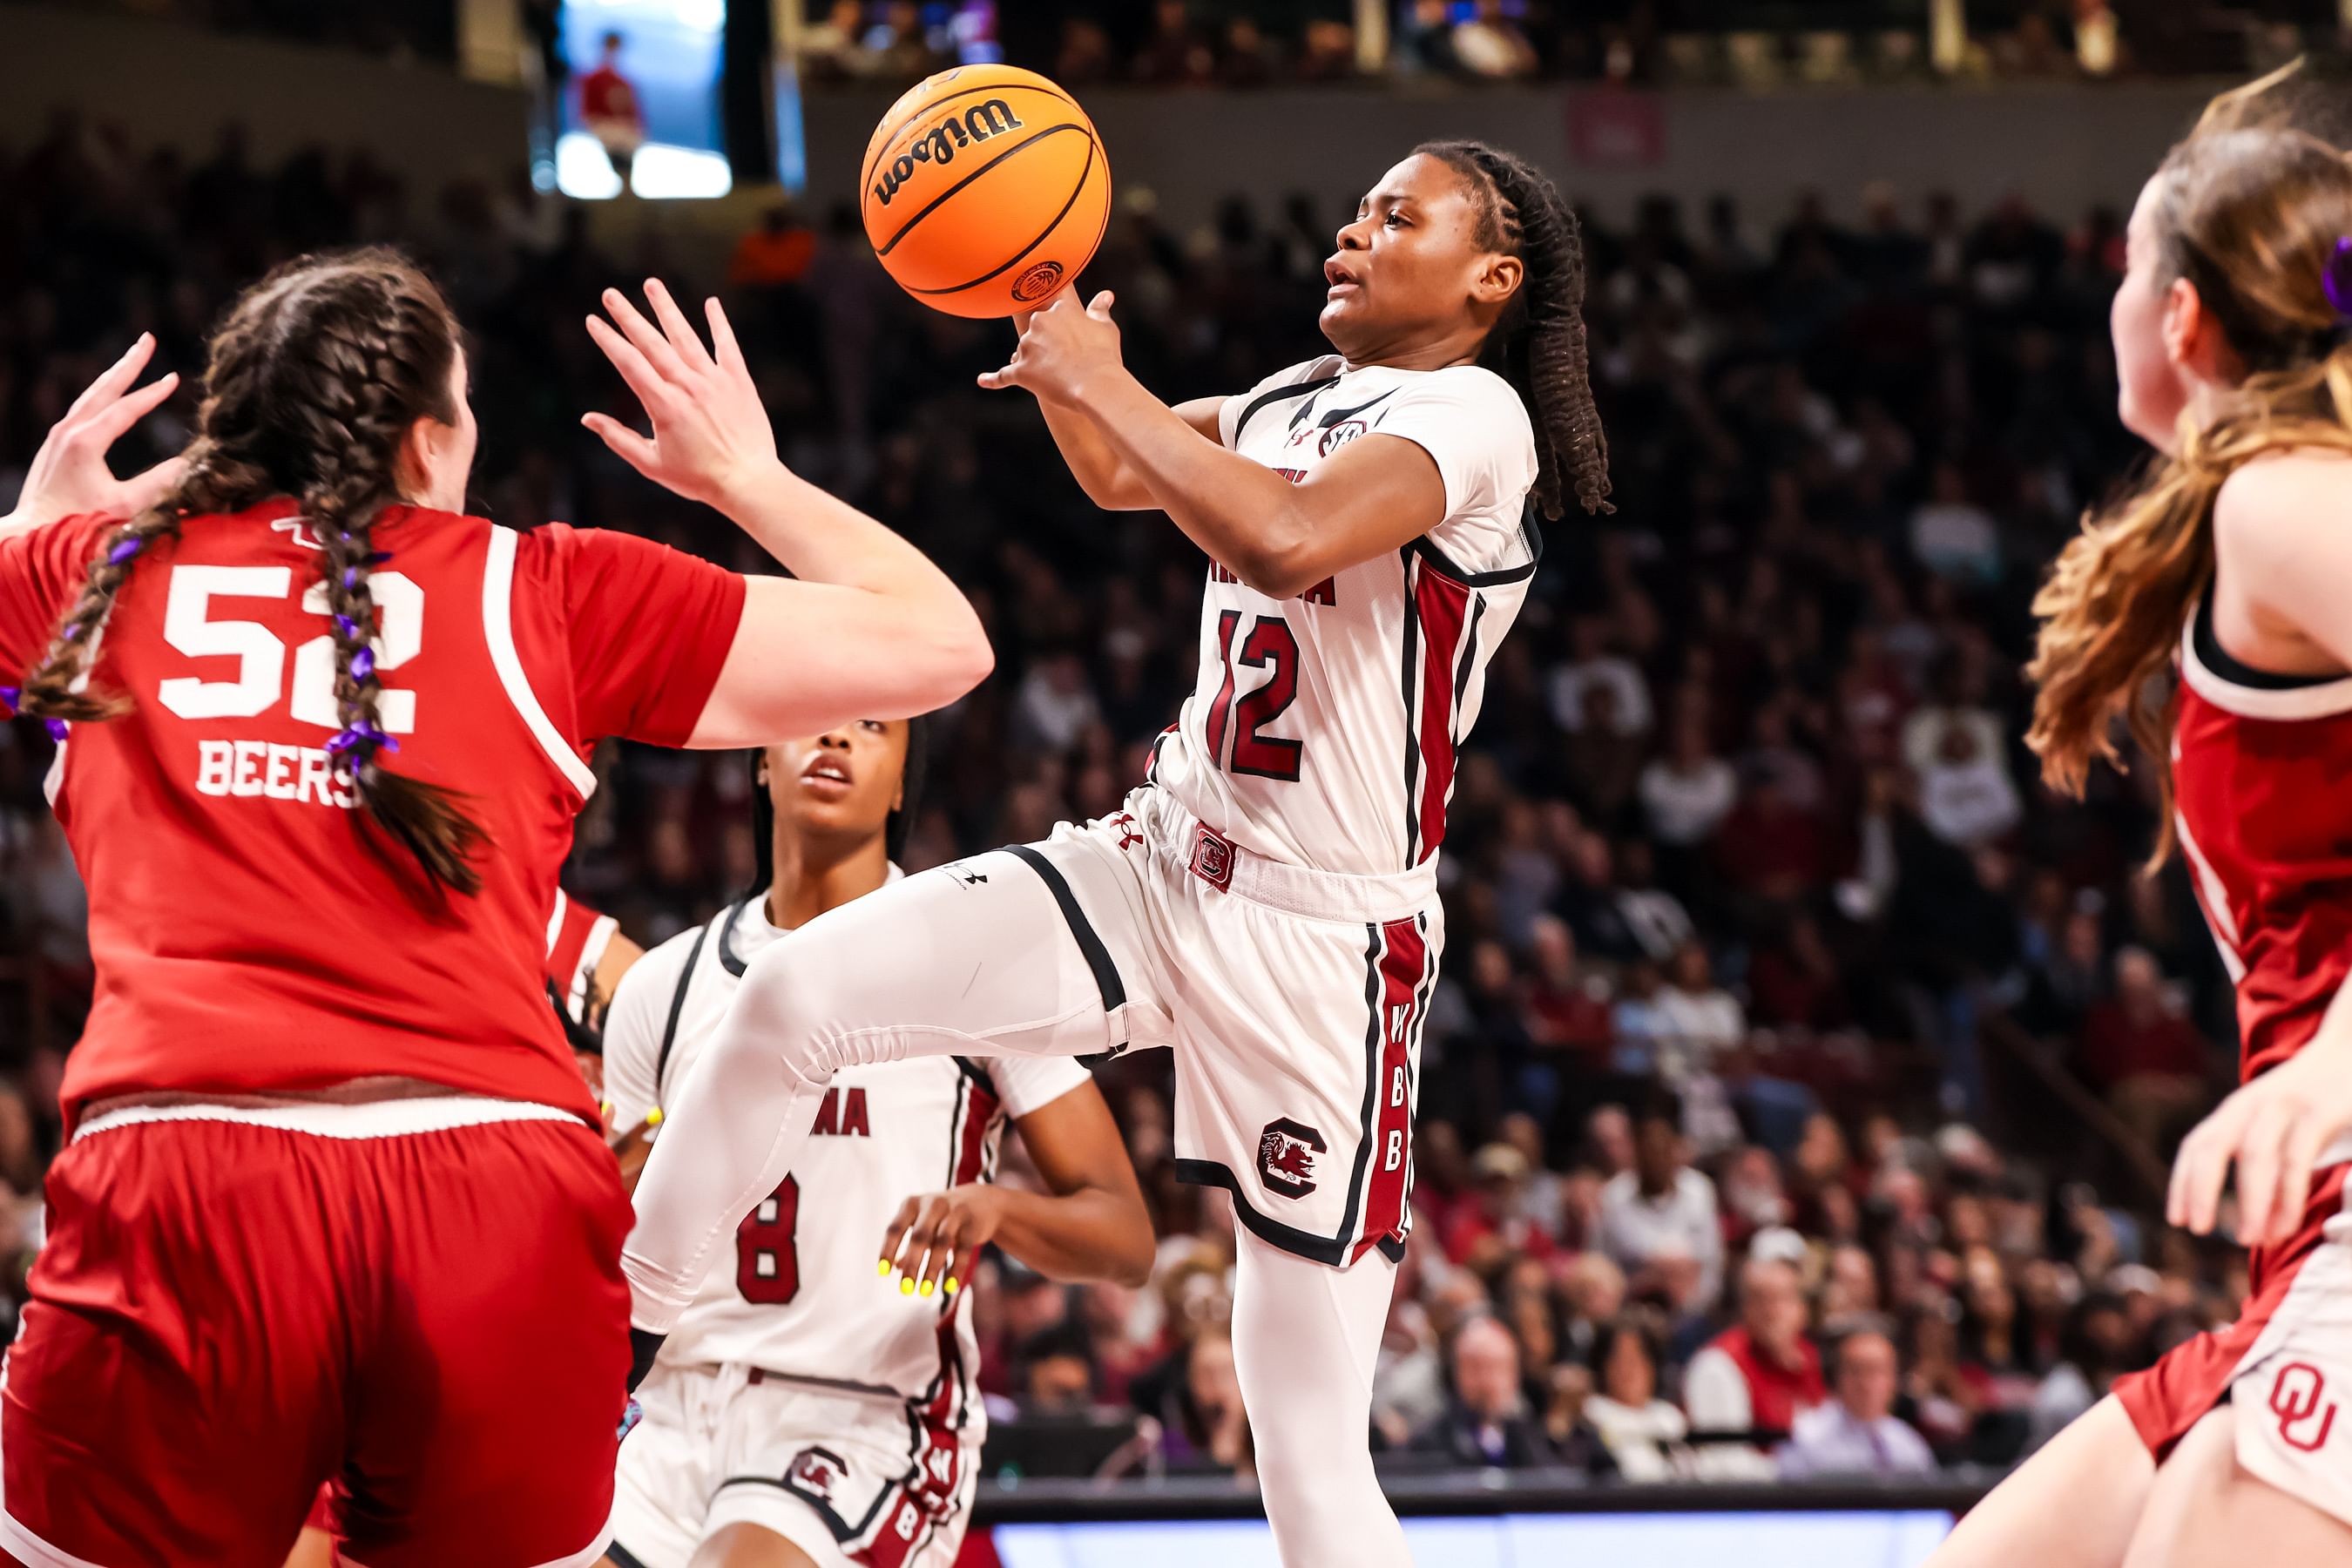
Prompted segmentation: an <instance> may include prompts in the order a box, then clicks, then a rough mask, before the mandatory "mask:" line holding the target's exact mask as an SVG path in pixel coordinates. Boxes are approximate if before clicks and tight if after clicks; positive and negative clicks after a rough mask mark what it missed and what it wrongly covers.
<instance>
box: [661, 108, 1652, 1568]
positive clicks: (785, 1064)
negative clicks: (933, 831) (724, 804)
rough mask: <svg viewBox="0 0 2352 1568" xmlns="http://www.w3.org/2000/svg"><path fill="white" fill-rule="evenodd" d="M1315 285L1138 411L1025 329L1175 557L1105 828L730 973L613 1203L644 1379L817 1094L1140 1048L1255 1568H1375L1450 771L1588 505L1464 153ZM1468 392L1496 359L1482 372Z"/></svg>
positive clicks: (1091, 369) (1540, 199)
mask: <svg viewBox="0 0 2352 1568" xmlns="http://www.w3.org/2000/svg"><path fill="white" fill-rule="evenodd" d="M1326 271H1327V273H1328V278H1329V281H1330V285H1331V287H1330V292H1329V302H1328V304H1327V305H1326V306H1325V308H1324V310H1323V313H1322V326H1323V329H1324V333H1325V335H1326V336H1327V337H1328V339H1329V340H1330V342H1331V344H1332V347H1333V348H1334V349H1335V350H1337V351H1338V352H1337V353H1336V354H1335V355H1333V356H1330V357H1328V358H1326V359H1323V360H1319V361H1317V362H1315V363H1310V364H1304V365H1299V366H1296V367H1294V368H1292V369H1290V370H1286V371H1284V372H1282V373H1280V374H1276V375H1275V376H1273V377H1271V378H1269V379H1268V380H1267V381H1265V383H1262V384H1260V385H1259V386H1258V387H1257V388H1256V389H1255V390H1253V391H1252V392H1249V393H1245V394H1243V395H1238V396H1234V397H1229V398H1219V399H1204V400H1202V401H1200V402H1197V403H1190V404H1187V405H1184V406H1183V407H1181V408H1176V409H1171V408H1170V407H1168V406H1167V405H1164V404H1161V403H1160V402H1159V401H1158V400H1157V399H1155V398H1154V397H1152V396H1151V395H1150V393H1148V392H1146V391H1145V390H1144V389H1143V388H1142V387H1141V386H1140V385H1139V384H1138V383H1137V382H1136V381H1135V379H1134V378H1133V377H1132V376H1131V375H1130V374H1128V372H1127V370H1126V368H1125V367H1124V366H1123V365H1122V364H1121V363H1120V361H1119V356H1118V330H1117V328H1116V327H1114V326H1113V325H1112V324H1111V321H1110V317H1109V310H1108V305H1109V300H1108V297H1107V296H1106V297H1101V298H1097V300H1096V301H1095V302H1094V304H1093V306H1092V307H1091V308H1088V307H1087V306H1084V305H1082V304H1081V303H1080V302H1079V301H1078V300H1076V297H1075V296H1074V295H1070V294H1067V293H1066V294H1065V295H1064V296H1063V297H1062V298H1060V299H1059V300H1056V301H1055V302H1054V303H1053V304H1052V305H1051V306H1050V307H1049V308H1047V309H1045V310H1041V311H1039V312H1038V313H1037V314H1036V315H1034V316H1033V317H1031V318H1030V319H1029V320H1028V321H1025V322H1024V323H1023V325H1022V335H1021V342H1020V347H1019V350H1018V352H1017V353H1016V354H1015V355H1014V358H1013V363H1011V364H1010V365H1008V366H1007V367H1006V368H1005V369H1004V370H1003V371H1001V372H997V373H993V374H990V375H987V376H983V377H982V384H984V385H988V386H1019V387H1025V388H1027V389H1028V390H1029V391H1031V392H1033V393H1034V394H1035V395H1036V396H1037V398H1038V401H1039V403H1040V405H1042V407H1043V408H1044V410H1045V418H1046V422H1047V424H1048V425H1049V426H1051V427H1052V429H1053V432H1054V435H1055V439H1056V441H1057V442H1058V443H1059V444H1060V446H1061V448H1062V451H1063V454H1064V455H1065V457H1066V458H1068V460H1069V462H1070V466H1071V469H1072V471H1073V472H1074V473H1075V474H1076V477H1077V479H1078V480H1079V482H1080V483H1081V484H1082V485H1084V486H1085V488H1086V489H1087V493H1088V494H1089V495H1090V496H1091V497H1093V498H1094V500H1096V501H1097V503H1098V504H1100V505H1102V506H1105V507H1107V508H1112V509H1118V510H1163V511H1165V512H1167V513H1168V514H1169V516H1170V517H1171V518H1172V519H1173V520H1174V521H1175V522H1176V524H1177V525H1178V526H1179V527H1180V528H1181V529H1183V530H1184V531H1185V532H1186V533H1187V534H1189V535H1190V536H1191V537H1192V539H1193V540H1194V541H1195V542H1198V543H1199V544H1200V545H1201V546H1202V549H1203V550H1205V551H1206V552H1208V555H1209V557H1210V560H1211V562H1212V563H1213V564H1212V565H1211V567H1210V568H1209V583H1208V592H1207V595H1206V597H1205V602H1204V604H1203V605H1202V619H1201V637H1200V648H1201V668H1200V677H1199V679H1198V681H1197V683H1196V684H1195V687H1194V689H1193V692H1192V697H1191V698H1190V699H1189V700H1187V701H1186V703H1185V705H1184V709H1183V713H1182V716H1181V719H1180V720H1179V721H1178V723H1177V724H1176V725H1175V726H1174V727H1173V728H1172V729H1171V731H1169V732H1168V733H1167V734H1166V735H1165V736H1164V737H1163V738H1162V739H1161V742H1160V745H1159V747H1158V752H1157V755H1156V756H1155V758H1154V759H1153V763H1152V768H1151V781H1150V783H1148V784H1145V785H1144V786H1143V787H1142V788H1140V789H1139V790H1137V791H1136V792H1135V793H1134V794H1133V795H1130V796H1129V799H1128V801H1127V808H1126V809H1125V810H1124V811H1121V812H1118V813H1117V814H1115V815H1113V816H1109V817H1106V818H1104V819H1102V820H1100V821H1097V822H1095V823H1092V824H1090V825H1087V826H1063V827H1061V828H1059V829H1057V830H1056V831H1055V834H1054V836H1053V837H1051V838H1049V839H1047V840H1046V841H1045V842H1044V843H1042V844H1034V845H1026V846H1021V847H1014V848H1011V849H1007V850H1001V851H997V852H993V853H991V854H987V855H982V856H979V857H977V858H972V859H969V860H964V861H961V862H959V863H957V864H955V865H952V866H948V867H943V868H940V869H938V870H936V871H929V872H926V873H924V874H923V875H921V876H919V877H912V878H908V879H907V880H906V881H905V882H903V883H901V884H900V885H898V886H897V887H895V888H891V889H887V890H886V891H885V892H883V893H881V894H879V895H877V897H875V898H872V899H869V900H861V901H860V902H859V903H857V904H856V905H854V906H852V907H850V908H848V909H845V910H838V911H835V913H833V914H830V915H827V916H825V917H824V919H822V920H818V921H813V922H811V923H810V925H809V926H808V927H807V928H806V929H804V930H803V931H801V932H800V933H798V935H797V936H796V937H795V938H794V940H793V941H792V942H788V943H782V944H780V945H778V946H777V947H775V948H773V949H772V950H770V952H768V953H766V954H765V955H763V956H762V957H761V959H759V960H758V961H756V962H754V963H752V964H751V970H750V973H748V974H747V975H746V977H745V979H744V982H743V984H742V986H741V989H740V993H739V994H738V997H737V1000H736V1004H735V1006H734V1009H733V1011H732V1012H731V1013H730V1015H729V1016H728V1018H727V1019H726V1021H725V1022H724V1023H722V1025H721V1026H720V1027H719V1031H718V1033H717V1035H716V1036H715V1037H713V1039H712V1041H711V1043H710V1045H709V1047H708V1051H707V1055H706V1058H705V1065H704V1068H703V1070H702V1071H701V1072H699V1073H698V1074H697V1075H696V1077H695V1079H694V1081H693V1082H692V1083H691V1084H690V1085H688V1088H687V1089H686V1091H685V1092H684V1093H683V1094H682V1095H681V1096H680V1098H679V1100H678V1104H677V1107H676V1109H675V1110H674V1112H673V1115H672V1120H671V1121H670V1122H669V1124H668V1128H667V1132H666V1134H665V1136H664V1139H663V1141H662V1142H661V1143H660V1145H659V1146H658V1147H657V1148H656V1151H655V1154H654V1157H653V1159H652V1161H651V1162H650V1163H648V1165H647V1166H646V1175H645V1181H644V1184H643V1185H642V1186H641V1187H640V1188H639V1189H638V1193H637V1212H638V1225H637V1228H636V1230H635V1233H634V1234H633V1235H632V1237H630V1241H629V1245H628V1247H627V1249H626V1252H625V1268H626V1269H627V1271H628V1273H629V1276H630V1281H631V1284H632V1287H633V1289H634V1290H635V1315H634V1318H633V1323H634V1325H635V1329H636V1331H637V1333H638V1338H639V1341H640V1347H639V1348H640V1354H641V1356H642V1355H643V1354H644V1353H645V1352H646V1347H648V1346H650V1345H652V1344H653V1343H655V1342H656V1336H658V1335H659V1334H661V1333H663V1332H666V1331H668V1330H669V1329H670V1328H671V1326H672V1324H673V1323H674V1322H675V1321H677V1315H678V1312H679V1310H680V1309H681V1307H682V1306H683V1305H684V1304H685V1303H686V1301H687V1300H689V1299H690V1298H691V1296H692V1295H693V1293H694V1290H695V1287H696V1284H697V1282H698V1281H699V1280H700V1279H702V1277H703V1275H704V1273H705V1271H706V1270H708V1269H709V1268H711V1267H712V1266H713V1265H714V1264H719V1263H722V1262H723V1258H724V1251H725V1247H726V1243H727V1239H728V1235H729V1229H730V1226H733V1225H734V1223H735V1222H736V1220H737V1218H738V1217H739V1216H740V1215H742V1214H744V1213H745V1212H746V1211H748V1210H749V1209H751V1206H752V1205H754V1204H755V1203H757V1202H759V1201H760V1200H761V1198H762V1197H763V1196H764V1195H765V1194H768V1193H769V1192H771V1191H772V1190H773V1189H774V1187H775V1185H776V1184H777V1182H778V1181H779V1180H780V1179H782V1176H783V1175H784V1174H785V1173H787V1172H788V1171H791V1170H793V1169H796V1168H798V1167H799V1166H800V1165H801V1163H802V1162H803V1160H804V1159H805V1158H807V1157H808V1155H809V1152H810V1151H811V1150H813V1149H814V1145H811V1144H808V1143H807V1142H805V1140H806V1136H807V1129H808V1127H809V1126H810V1123H811V1122H812V1121H813V1120H814V1118H815V1116H816V1115H817V1112H818V1108H819V1106H820V1104H821V1103H822V1101H823V1098H824V1091H825V1086H826V1084H827V1082H828V1081H829V1080H831V1079H832V1078H833V1075H834V1074H835V1073H837V1072H839V1071H841V1070H843V1069H844V1068H854V1067H856V1066H860V1065H862V1064H865V1063H868V1062H875V1061H885V1060H894V1059H898V1058H907V1057H916V1056H933V1055H955V1056H964V1057H991V1058H996V1057H1013V1058H1020V1057H1058V1056H1072V1055H1077V1054H1082V1053H1086V1052H1092V1051H1102V1050H1115V1049H1121V1048H1125V1047H1130V1046H1144V1045H1168V1046H1171V1047H1174V1049H1175V1052H1176V1080H1177V1096H1176V1145H1177V1152H1178V1154H1179V1156H1180V1158H1181V1166H1180V1169H1181V1172H1182V1173H1183V1174H1184V1175H1185V1176H1186V1177H1187V1178H1188V1179H1190V1180H1192V1181H1195V1182H1202V1183H1209V1184H1215V1185H1217V1186H1221V1187H1223V1188H1225V1189H1226V1190H1227V1191H1228V1192H1230V1193H1231V1194H1233V1197H1234V1206H1235V1209H1236V1212H1237V1214H1238V1215H1239V1217H1240V1220H1241V1224H1242V1227H1243V1232H1242V1237H1241V1248H1240V1262H1239V1278H1238V1280H1237V1285H1236V1291H1235V1300H1234V1360H1235V1368H1236V1371H1237V1373H1239V1376H1240V1379H1241V1384H1242V1391H1243V1394H1244V1401H1245V1403H1246V1405H1247V1406H1248V1409H1249V1415H1250V1422H1251V1426H1252V1428H1253V1431H1254V1433H1255V1438H1256V1450H1257V1458H1258V1466H1259V1476H1260V1479H1261V1482H1262V1484H1263V1487H1264V1490H1265V1505H1266V1512H1267V1516H1268V1518H1269V1519H1270V1520H1271V1521H1272V1523H1273V1525H1274V1531H1275V1535H1276V1542H1277V1544H1278V1546H1279V1548H1280V1550H1281V1552H1282V1555H1283V1558H1284V1560H1285V1562H1286V1563H1291V1564H1293V1565H1294V1568H1297V1565H1299V1564H1307V1563H1316V1564H1322V1563H1332V1564H1340V1563H1344V1564H1347V1565H1348V1568H1365V1565H1371V1564H1394V1563H1404V1562H1406V1561H1408V1558H1407V1555H1406V1552H1405V1548H1404V1539H1403V1534H1402V1531H1400V1530H1399V1529H1398V1528H1397V1525H1396V1521H1395V1518H1394V1516H1393V1514H1392V1513H1391V1511H1390V1510H1389V1508H1388V1505H1387V1502H1386V1500H1385V1499H1384V1498H1383V1497H1382V1496H1381V1489H1380V1486H1379V1483H1378V1481H1377V1480H1376V1479H1375V1478H1374V1475H1373V1472H1372V1465H1371V1458H1370V1451H1369V1442H1368V1433H1369V1430H1370V1394H1371V1377H1372V1366H1373V1361H1374V1357H1375V1356H1376V1354H1377V1352H1378V1349H1379V1342H1380V1335H1381V1324H1382V1321H1383V1320H1384V1318H1385V1315H1386V1311H1387V1307H1388V1300H1389V1294H1390V1290H1391V1285H1392V1283H1393V1279H1394V1261H1393V1260H1394V1259H1395V1258H1396V1257H1397V1256H1398V1255H1399V1254H1400V1252H1401V1250H1402V1243H1403V1239H1404V1236H1405V1231H1406V1228H1407V1225H1408V1216H1409V1214H1410V1208H1409V1205H1408V1202H1407V1197H1408V1194H1409V1192H1410V1188H1411V1183H1412V1149H1411V1133H1412V1106H1413V1100H1414V1093H1415V1088H1416V1085H1415V1077H1416V1068H1417V1062H1418V1052H1419V1046H1420V1038H1421V1030H1422V1024H1423V1016H1424V1015H1425V1012H1426V1007H1427V1003H1428V999H1429V994H1430V991H1431V988H1432V986H1433V984H1434V982H1435V979H1436V970H1437V958H1438V952H1439V949H1440V947H1441V945H1442V942H1443V935H1444V930H1443V914H1442V910H1441V908H1440V905H1439V903H1438V899H1437V868H1436V857H1437V853H1438V847H1439V845H1440V844H1441V843H1442V842H1443V840H1444V832H1445V812H1446V805H1447V801H1448V798H1449V796H1450V795H1451V792H1452V787H1453V781H1454V754H1455V750H1456V748H1457V747H1458V746H1459V744H1460V743H1461V742H1462V739H1463V737H1464V735H1465V732H1466V731H1467V730H1468V727H1469V725H1470V723H1471V721H1473V720H1475V717H1476V716H1477V712H1478V708H1479V703H1480V700H1481V698H1482V695H1483V691H1484V686H1485V677H1486V664H1487V660H1488V658H1489V657H1490V656H1491V654H1492V652H1493V650H1494V647H1495V646H1496V642H1497V641H1498V640H1499V639H1500V638H1501V637H1502V636H1503V634H1504V633H1505V632H1506V631H1507V629H1508V628H1509V626H1510V624H1511V620H1512V618H1513V616H1515V615H1516V614H1517V610H1518V607H1519V604H1520V600H1521V597H1522V595H1524V594H1525V592H1526V587H1527V582H1528V577H1529V576H1530V575H1532V574H1533V573H1534V570H1535V564H1536V553H1537V535H1536V533H1535V531H1534V530H1533V529H1532V527H1530V526H1528V522H1527V503H1528V497H1529V494H1530V491H1532V492H1533V495H1534V497H1535V500H1537V502H1538V504H1539V505H1540V506H1541V508H1542V510H1544V512H1545V513H1546V515H1547V516H1549V517H1557V516H1558V515H1559V511H1560V508H1561V500H1562V496H1563V492H1564V491H1567V490H1571V489H1572V492H1573V494H1574V495H1575V497H1576V499H1578V500H1580V501H1581V502H1582V503H1583V504H1584V506H1585V507H1586V508H1587V509H1588V510H1598V509H1600V508H1601V507H1602V506H1603V505H1604V504H1605V502H1604V500H1603V498H1604V497H1605V495H1606V493H1607V489H1608V483H1607V478H1606V466H1607V465H1606V455H1605V451H1604V447H1603V444H1602V441H1601V431H1600V427H1599V423H1598V420H1597V417H1596V416H1595V415H1594V412H1593V407H1592V401H1591V391H1590V389H1589V387H1588V386H1587V384H1586V375H1585V343H1584V329H1583V322H1582V318H1581V309H1580V307H1581V303H1582V296H1583V286H1584V276H1583V259H1582V254H1581V248H1580V241H1579V237H1578V235H1577V230H1576V225H1575V221H1574V218H1573V217H1572V216H1571V215H1570V212H1569V210H1568V208H1567V207H1566V205H1564V204H1563V203H1562V202H1561V200H1560V198H1559V193H1558V192H1557V191H1556V190H1554V189H1553V188H1552V186H1551V184H1550V183H1549V181H1548V180H1546V179H1544V178H1543V176H1542V175H1540V174H1538V173H1536V172H1535V171H1534V170H1532V169H1530V168H1529V167H1528V166H1527V165H1526V164H1524V163H1521V162H1519V161H1518V160H1517V159H1516V158H1513V157H1511V156H1510V155H1509V154H1507V153H1499V152H1496V151H1495V150H1494V149H1491V148H1488V147H1486V146H1483V145H1480V144H1477V143H1474V142H1446V143H1437V144H1433V145H1430V146H1427V147H1423V148H1422V149H1420V150H1418V151H1417V152H1416V153H1414V154H1413V155H1412V156H1411V157H1409V158H1407V159H1406V160H1405V161H1404V162H1403V163H1400V164H1398V165H1397V166H1396V167H1395V168H1393V169H1391V170H1390V171H1389V172H1388V173H1387V174H1386V175H1384V176H1383V177H1382V178H1381V182H1380V184H1379V185H1378V187H1377V188H1376V189H1374V190H1373V192H1372V193H1371V194H1370V195H1369V196H1367V197H1366V198H1365V200H1364V202H1363V205H1362V207H1361V209H1360V213H1359V215H1358V216H1357V218H1356V220H1355V221H1354V222H1353V223H1350V224H1349V225H1348V226H1346V227H1345V228H1343V229H1341V230H1340V231H1339V250H1338V253H1337V254H1336V255H1335V256H1333V257H1332V258H1331V259H1330V260H1329V261H1328V263H1327V265H1326ZM1489 366H1492V367H1494V368H1487V367H1489Z"/></svg>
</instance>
